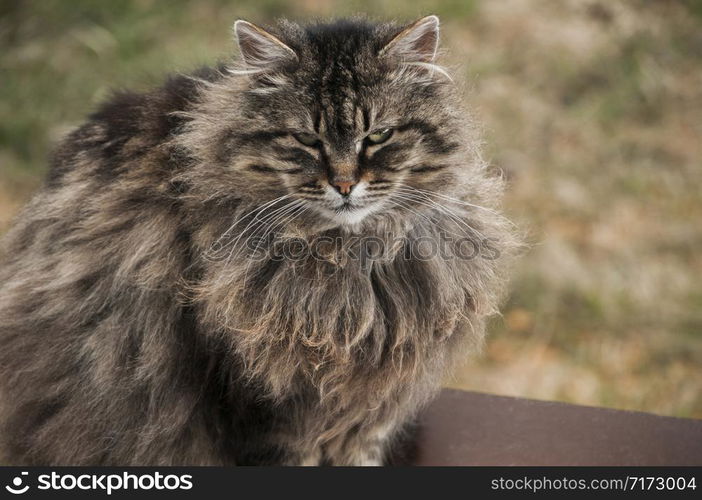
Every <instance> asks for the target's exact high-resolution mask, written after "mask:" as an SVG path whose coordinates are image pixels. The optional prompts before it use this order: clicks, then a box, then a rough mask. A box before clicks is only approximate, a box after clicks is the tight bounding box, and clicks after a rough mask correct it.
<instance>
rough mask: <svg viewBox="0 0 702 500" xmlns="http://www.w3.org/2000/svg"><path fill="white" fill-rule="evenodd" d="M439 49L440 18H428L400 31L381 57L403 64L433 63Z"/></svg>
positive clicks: (386, 46)
mask: <svg viewBox="0 0 702 500" xmlns="http://www.w3.org/2000/svg"><path fill="white" fill-rule="evenodd" d="M438 48H439V18H438V17H436V16H426V17H423V18H421V19H418V20H417V21H415V22H413V23H412V24H410V25H409V26H407V27H406V28H405V29H403V30H402V31H400V33H398V34H397V35H395V37H394V38H393V39H392V40H390V42H388V44H387V45H385V47H383V49H382V50H381V51H380V54H379V55H380V56H381V57H392V58H396V59H398V60H401V61H403V62H418V63H431V62H433V61H434V59H435V58H436V51H437V49H438Z"/></svg>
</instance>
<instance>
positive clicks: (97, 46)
mask: <svg viewBox="0 0 702 500" xmlns="http://www.w3.org/2000/svg"><path fill="white" fill-rule="evenodd" d="M429 13H436V14H438V15H439V16H440V17H441V18H442V21H443V37H442V38H443V44H444V46H445V47H446V48H448V49H449V56H448V58H447V59H446V62H447V63H448V65H449V66H451V67H453V68H456V71H457V73H458V76H459V77H460V78H459V79H465V80H466V81H467V85H466V90H467V91H466V104H467V106H468V107H469V108H470V109H472V110H473V112H474V113H476V114H477V116H478V118H479V120H480V121H481V122H483V123H484V124H485V139H486V145H487V148H486V150H487V153H488V157H489V159H490V161H491V162H492V163H493V164H494V165H496V166H498V167H500V168H502V169H503V170H504V171H505V173H506V174H507V176H508V178H509V179H510V189H509V192H508V197H507V203H506V207H507V210H508V212H509V213H510V214H511V215H512V217H513V218H514V219H515V220H517V221H518V222H519V223H520V224H522V225H523V226H525V227H528V228H529V230H530V241H531V243H532V248H531V250H530V251H529V253H528V254H527V255H526V256H525V258H524V259H523V260H522V261H521V262H520V265H519V267H518V268H517V269H516V271H515V275H514V280H513V293H512V295H511V297H510V299H509V301H508V302H507V304H506V306H505V308H504V311H503V316H502V317H500V318H495V319H494V320H493V321H492V322H491V337H490V339H489V341H488V344H487V347H486V350H485V353H484V354H483V356H482V357H479V358H477V359H475V360H473V362H472V363H471V364H469V365H467V366H466V367H465V368H463V369H462V370H461V371H460V372H459V373H458V374H457V375H456V377H455V378H454V379H452V380H451V381H450V383H451V384H452V385H454V386H459V387H464V388H472V389H477V390H482V391H488V392H498V393H507V394H515V395H521V396H528V397H537V398H543V399H561V400H565V401H571V402H579V403H586V404H594V405H606V406H614V407H621V408H631V409H639V410H645V411H651V412H657V413H664V414H672V415H679V416H696V417H702V377H700V361H701V360H702V315H701V313H700V311H702V280H700V279H699V276H701V275H702V257H700V255H699V252H698V250H699V248H700V245H702V226H700V224H699V221H700V220H701V219H702V194H701V193H702V189H701V186H702V182H701V181H702V175H701V172H702V168H701V167H702V120H701V119H700V117H701V116H702V58H700V56H699V54H700V48H701V47H702V2H699V1H692V0H689V1H682V0H680V1H670V2H645V1H637V0H632V1H629V2H616V3H610V2H605V1H604V0H602V1H597V2H587V3H585V2H552V1H549V0H507V1H501V2H489V1H477V0H475V1H466V0H448V1H442V2H438V1H431V0H420V1H418V2H411V3H410V2H404V1H400V0H377V1H374V2H369V1H360V0H352V1H345V2H342V1H341V0H326V1H321V2H311V1H310V2H308V1H302V2H287V1H282V0H257V1H252V0H240V1H236V2H235V1H224V0H221V1H219V0H217V1H204V0H201V1H187V0H170V1H165V0H111V1H109V2H97V1H90V0H72V1H70V2H69V1H63V0H43V1H39V0H33V1H31V0H30V1H26V0H25V1H22V2H17V1H0V91H1V92H2V93H1V94H0V95H1V97H0V231H2V230H3V228H5V227H7V225H8V223H9V220H10V218H11V216H12V215H13V214H14V213H16V211H17V210H18V209H19V207H20V206H21V204H22V203H23V202H24V201H25V200H26V199H27V198H28V197H29V196H30V194H31V192H32V191H33V190H34V189H36V186H37V185H38V183H39V182H40V179H41V176H42V175H43V172H44V171H45V169H46V156H47V154H48V152H49V150H50V148H51V147H52V144H55V143H56V142H57V141H58V140H59V139H60V137H61V136H62V135H63V134H64V133H65V132H66V131H67V130H70V128H71V127H74V126H76V125H78V124H79V123H80V122H81V120H83V119H84V117H85V116H86V114H88V113H90V111H91V110H92V109H94V108H95V106H96V104H97V103H98V102H99V101H100V100H102V99H104V98H105V97H106V96H107V95H108V94H109V92H110V91H111V89H119V88H125V87H128V88H137V89H145V88H148V87H149V86H151V85H155V84H157V83H158V82H159V81H160V80H161V79H162V78H163V75H164V74H165V73H167V72H171V71H188V70H190V69H193V68H195V67H197V66H200V65H202V64H207V63H212V62H214V61H217V60H221V59H226V58H228V57H230V56H231V54H232V51H233V50H234V45H233V43H232V40H231V25H232V23H233V22H234V20H235V19H237V18H246V19H249V20H252V21H255V22H269V21H271V20H273V19H274V18H276V17H281V16H282V17H292V18H294V19H302V20H304V19H310V18H328V17H331V16H338V15H353V14H367V15H369V16H371V17H378V18H395V19H405V20H411V19H414V18H416V17H419V16H421V15H426V14H429Z"/></svg>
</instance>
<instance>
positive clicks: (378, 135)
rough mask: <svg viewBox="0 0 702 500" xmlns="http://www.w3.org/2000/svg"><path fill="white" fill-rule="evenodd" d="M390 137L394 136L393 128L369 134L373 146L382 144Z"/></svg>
mask: <svg viewBox="0 0 702 500" xmlns="http://www.w3.org/2000/svg"><path fill="white" fill-rule="evenodd" d="M390 136H392V129H391V128H384V129H380V130H376V131H375V132H373V133H371V134H368V141H369V142H370V143H371V144H382V143H384V142H385V141H387V140H388V139H390Z"/></svg>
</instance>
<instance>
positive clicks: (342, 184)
mask: <svg viewBox="0 0 702 500" xmlns="http://www.w3.org/2000/svg"><path fill="white" fill-rule="evenodd" d="M356 184H357V183H356V182H355V181H332V183H331V185H332V186H334V188H335V189H336V190H337V191H339V193H341V194H342V195H344V196H348V195H350V194H351V190H352V189H353V188H354V186H355V185H356Z"/></svg>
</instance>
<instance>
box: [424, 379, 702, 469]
mask: <svg viewBox="0 0 702 500" xmlns="http://www.w3.org/2000/svg"><path fill="white" fill-rule="evenodd" d="M415 453H416V459H415V463H416V464H417V465H702V420H692V419H681V418H671V417H661V416H656V415H650V414H647V413H638V412H629V411H618V410H610V409H605V408H592V407H587V406H575V405H569V404H564V403H553V402H543V401H533V400H527V399H518V398H509V397H502V396H492V395H487V394H479V393H474V392H463V391H456V390H450V389H446V390H444V391H443V392H442V394H441V396H440V397H439V398H438V399H437V400H436V401H434V403H433V404H432V405H430V407H429V408H428V409H427V410H426V411H425V412H424V413H423V418H422V420H421V423H420V428H419V435H418V441H417V449H416V451H415Z"/></svg>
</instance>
